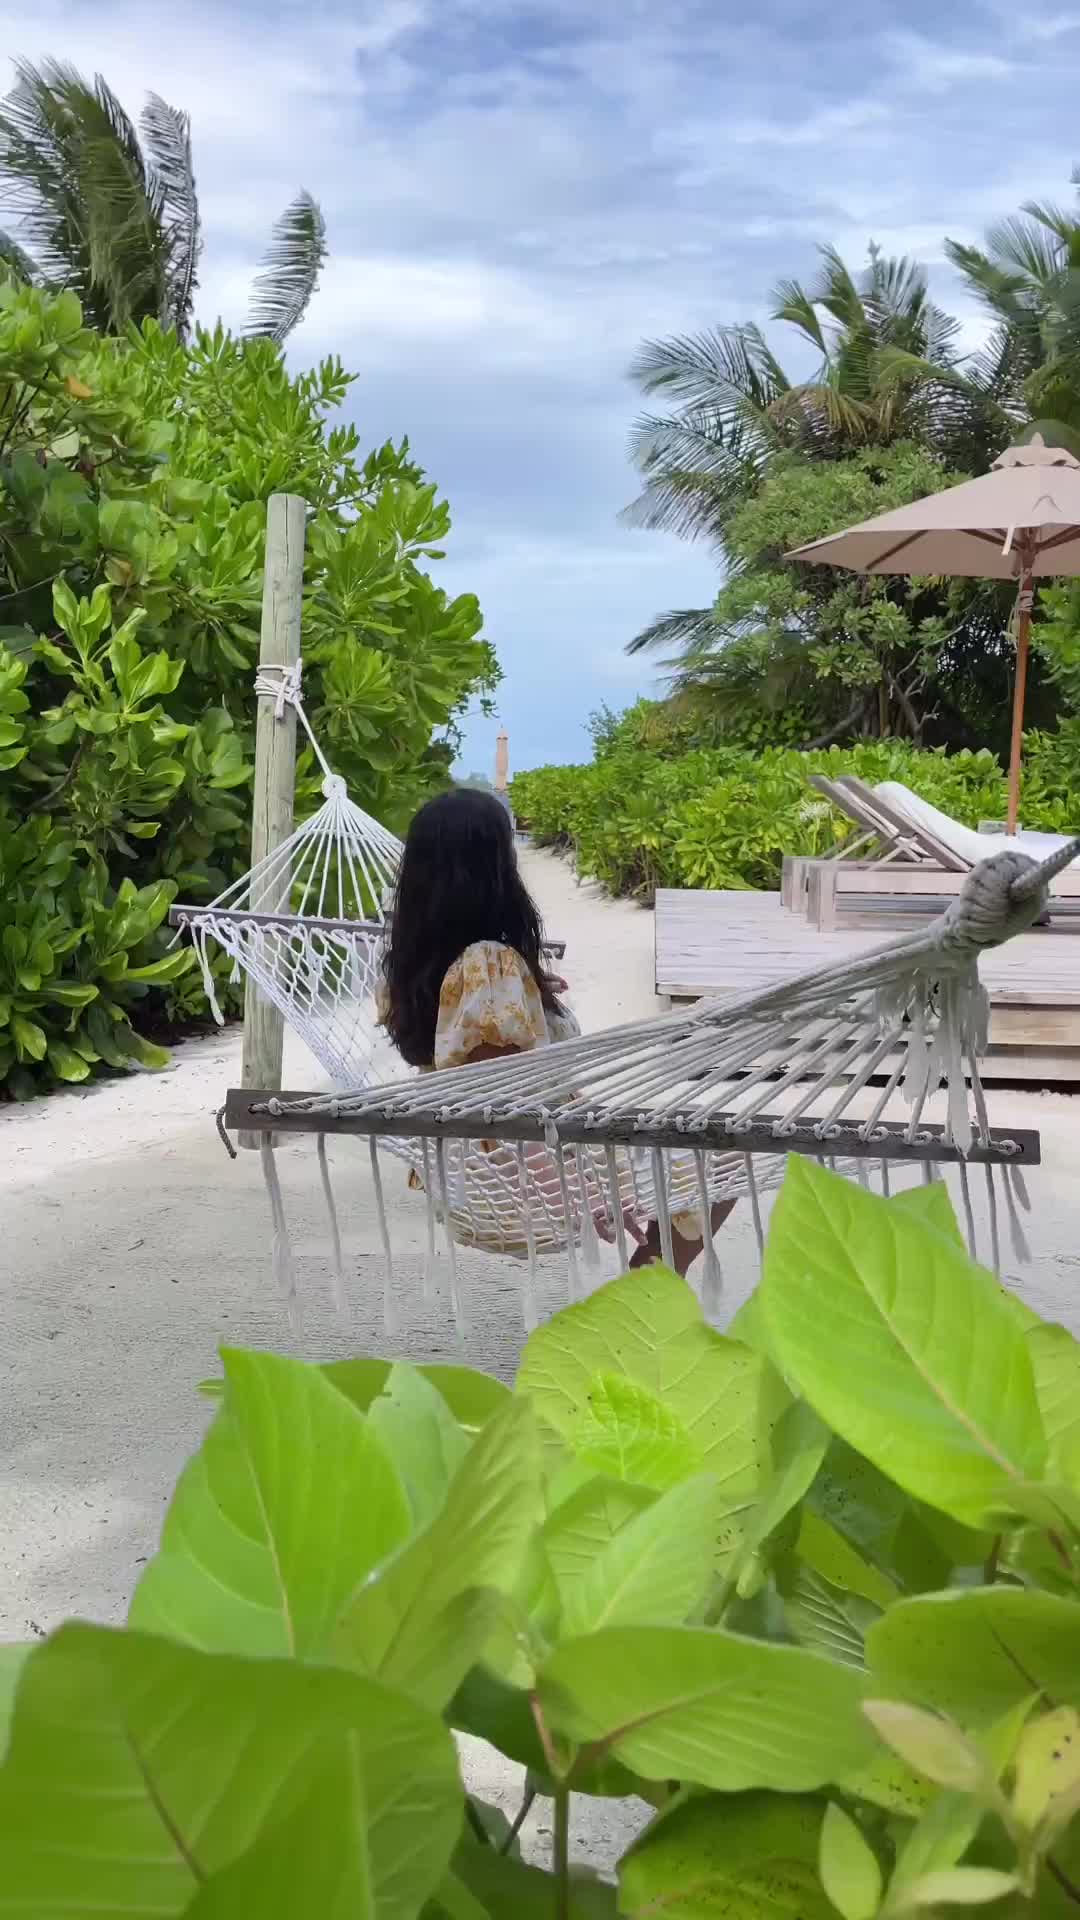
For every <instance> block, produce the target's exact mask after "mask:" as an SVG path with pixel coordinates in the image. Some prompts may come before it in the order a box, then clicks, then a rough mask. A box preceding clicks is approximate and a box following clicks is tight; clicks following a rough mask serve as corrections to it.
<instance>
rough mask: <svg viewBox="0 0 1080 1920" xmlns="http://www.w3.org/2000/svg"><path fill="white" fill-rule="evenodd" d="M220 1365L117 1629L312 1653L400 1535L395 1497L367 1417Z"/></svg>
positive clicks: (318, 1377)
mask: <svg viewBox="0 0 1080 1920" xmlns="http://www.w3.org/2000/svg"><path fill="white" fill-rule="evenodd" d="M224 1358H225V1369H226V1380H227V1394H226V1401H225V1405H224V1407H223V1408H222V1410H221V1412H220V1413H219V1414H218V1416H217V1418H216V1419H215V1421H214V1423H213V1425H212V1426H211V1428H210V1430H209V1432H208V1433H207V1435H206V1438H205V1440H204V1441H203V1444H202V1446H201V1448H200V1449H199V1452H198V1453H197V1454H196V1455H195V1457H194V1459H193V1460H191V1461H190V1462H189V1464H188V1466H187V1467H186V1468H185V1469H184V1472H183V1474H182V1475H181V1477H180V1481H179V1484H178V1486H177V1489H176V1492H175V1494H174V1495H173V1499H172V1503H171V1506H170V1508H169V1512H168V1515H167V1516H166V1520H165V1528H164V1532H163V1535H162V1543H161V1549H160V1551H159V1553H158V1554H157V1556H156V1558H155V1559H154V1560H153V1561H152V1562H151V1564H150V1566H149V1567H148V1568H147V1570H146V1572H145V1574H144V1575H143V1578H142V1580H141V1581H140V1582H139V1585H138V1587H137V1589H136V1592H135V1597H134V1600H133V1601H132V1606H131V1615H130V1618H131V1623H132V1625H133V1626H136V1627H142V1628H146V1629H147V1630H149V1631H154V1632H162V1633H168V1634H169V1635H171V1636H173V1637H174V1638H178V1639H182V1640H187V1641H190V1642H192V1643H193V1644H194V1645H196V1646H201V1647H205V1648H209V1649H213V1650H215V1651H219V1652H237V1653H291V1652H295V1653H300V1654H318V1653H320V1652H323V1651H324V1650H325V1648H326V1646H327V1643H328V1640H329V1637H330V1634H331V1632H332V1630H333V1628H334V1626H335V1623H336V1622H337V1620H338V1618H339V1616H340V1615H341V1614H342V1612H343V1610H344V1609H345V1607H346V1604H347V1603H348V1601H349V1600H350V1598H351V1597H352V1595H353V1594H354V1593H355V1592H356V1590H357V1589H358V1588H359V1587H360V1585H361V1583H362V1582H363V1581H364V1580H365V1579H366V1578H367V1577H368V1575H369V1574H370V1573H371V1572H372V1571H373V1570H374V1569H375V1568H376V1567H377V1566H378V1565H379V1564H380V1563H381V1562H382V1561H384V1560H385V1559H386V1558H387V1557H388V1556H389V1555H391V1554H393V1553H394V1552H395V1550H396V1549H397V1548H399V1547H400V1546H401V1545H402V1543H403V1542H404V1541H405V1540H406V1539H407V1538H408V1536H409V1533H410V1530H411V1524H412V1523H411V1515H410V1510H409V1503H408V1499H407V1497H406V1494H405V1491H404V1489H403V1487H402V1485H401V1482H400V1480H399V1478H398V1475H397V1473H396V1472H395V1469H394V1466H393V1463H392V1461H391V1460H390V1458H389V1455H388V1454H387V1451H386V1448H385V1446H384V1445H383V1442H382V1441H381V1440H380V1438H379V1436H378V1434H377V1433H376V1432H375V1430H374V1428H373V1426H372V1425H371V1423H370V1421H369V1420H367V1419H366V1418H365V1416H364V1415H363V1414H362V1413H361V1412H360V1411H359V1409H358V1408H356V1407H355V1406H353V1405H352V1403H351V1402H350V1401H348V1400H346V1398H345V1397H344V1395H343V1394H341V1393H339V1392H338V1391H337V1389H336V1387H334V1386H332V1385H331V1383H330V1382H329V1381H328V1380H327V1379H326V1378H325V1377H324V1375H323V1374H322V1373H321V1372H320V1370H319V1369H318V1368H317V1367H311V1366H305V1365H304V1364H303V1363H302V1362H300V1361H297V1360H287V1359H283V1358H281V1357H279V1356H277V1355H274V1354H265V1353H259V1354H257V1353H240V1352H229V1353H227V1354H226V1355H225V1356H224Z"/></svg>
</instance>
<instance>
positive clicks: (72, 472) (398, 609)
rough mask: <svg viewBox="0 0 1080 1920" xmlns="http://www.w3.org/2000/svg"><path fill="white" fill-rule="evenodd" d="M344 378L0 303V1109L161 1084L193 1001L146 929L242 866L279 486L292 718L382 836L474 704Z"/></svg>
mask: <svg viewBox="0 0 1080 1920" xmlns="http://www.w3.org/2000/svg"><path fill="white" fill-rule="evenodd" d="M349 384H350V377H349V376H348V375H346V374H345V372H344V370H343V369H342V367H341V366H340V364H339V363H338V362H337V361H335V360H327V361H324V362H323V363H322V364H321V365H320V366H318V367H316V368H314V369H313V370H311V371H310V372H306V373H301V374H297V375H293V374H291V373H289V372H288V371H287V369H286V367H285V365H284V362H283V360H282V358H281V354H280V351H279V349H277V348H276V347H275V346H274V345H273V344H272V343H270V342H267V341H248V342H241V341H237V340H234V339H232V338H231V337H229V336H228V335H226V334H224V333H223V332H221V330H220V329H219V330H218V331H217V332H216V333H214V334H212V335H211V334H202V335H200V336H199V337H198V338H197V339H196V340H195V341H194V342H193V343H191V344H188V345H184V344H182V343H180V342H179V341H178V340H177V338H176V336H175V334H172V333H166V332H163V331H162V329H161V328H160V327H158V326H157V325H155V324H154V323H152V322H147V323H146V324H145V325H144V327H143V328H142V330H141V331H139V332H134V331H133V332H131V333H130V334H129V335H128V336H126V337H125V338H122V339H103V338H101V337H100V336H98V335H96V334H93V333H90V332H88V331H86V330H85V329H84V328H83V327H82V321H81V314H80V310H79V303H78V301H77V300H76V299H75V297H74V295H72V294H71V293H63V294H59V295H50V294H47V293H45V292H42V291H41V290H39V289H34V288H28V287H14V286H11V285H6V284H0V619H2V621H3V624H0V876H3V878H4V883H5V884H4V888H3V897H0V1095H2V1094H3V1093H4V1092H5V1091H6V1092H7V1093H8V1094H13V1095H15V1096H17V1097H22V1096H24V1095H26V1094H29V1093H32V1092H34V1091H37V1090H40V1089H43V1088H45V1087H47V1086H49V1085H50V1084H54V1083H55V1082H56V1081H57V1080H65V1079H66V1080H72V1079H78V1078H82V1077H84V1075H85V1073H86V1072H88V1071H91V1070H92V1069H93V1068H94V1067H96V1066H97V1065H98V1064H99V1062H102V1063H105V1064H107V1065H109V1066H118V1065H122V1064H124V1063H125V1062H127V1063H130V1062H131V1061H132V1060H135V1061H138V1062H141V1063H142V1064H144V1065H145V1064H152V1063H153V1061H154V1060H160V1059H162V1058H163V1057H164V1056H163V1055H162V1054H161V1052H160V1049H157V1048H155V1047H154V1046H152V1045H150V1044H149V1043H148V1042H147V1041H146V1038H145V1036H146V1032H147V1031H148V1030H157V1029H159V1028H160V1027H161V1026H162V1024H163V1023H164V1022H166V1021H168V1020H176V1019H181V1020H182V1019H185V1018H189V1017H190V1016H191V1015H192V1014H193V1013H194V1012H196V1011H197V1010H199V1007H200V998H199V994H198V982H197V976H195V975H193V973H192V971H191V957H190V955H188V954H172V955H171V956H168V957H166V952H165V949H166V946H167V936H166V933H165V931H164V929H163V928H162V927H161V922H162V920H163V918H164V915H165V913H166V911H167V908H168V905H169V903H170V901H171V900H172V899H174V898H175V897H176V896H177V895H180V896H181V897H183V898H185V899H190V900H195V901H200V900H207V899H209V898H211V897H212V896H213V895H214V894H216V893H218V892H219V891H220V890H221V889H222V888H223V887H224V886H226V885H227V884H228V882H229V881H230V880H231V879H233V878H235V877H236V876H237V875H238V874H239V873H241V872H242V871H243V870H244V868H245V866H246V865H247V861H248V849H249V845H250V795H249V791H248V789H249V786H250V781H251V771H252V765H251V763H252V742H253V735H254V727H253V719H254V696H253V690H252V682H253V675H254V666H255V662H256V659H257V656H258V621H259V605H260V597H261V571H262V559H263V542H264V529H265V518H266V500H267V498H268V496H269V494H270V493H272V492H274V491H281V490H287V491H292V492H296V493H300V494H302V495H303V496H304V498H305V499H306V500H307V501H308V503H309V506H310V509H311V514H310V519H309V524H308V533H307V548H306V572H305V599H304V696H305V704H306V707H307V710H308V712H309V714H310V715H311V717H312V720H313V722H314V724H315V726H316V728H317V730H318V731H319V733H320V735H321V737H322V740H323V743H324V746H325V750H326V752H327V754H328V756H329V757H330V758H331V760H332V761H333V763H334V764H335V766H336V768H337V769H338V771H340V773H341V774H342V775H343V776H344V777H345V779H346V781H347V782H348V785H349V787H350V790H351V792H352V793H353V795H354V797H355V798H356V799H357V800H358V801H359V802H360V804H361V805H364V806H366V807H367V808H368V809H369V810H370V811H371V812H373V813H375V814H376V815H377V816H378V817H379V818H380V819H382V820H384V821H385V822H386V823H387V825H389V826H390V827H391V828H393V829H400V828H402V827H403V826H404V824H405V822H406V821H407V820H408V818H409V816H410V814H411V813H412V811H413V810H414V809H415V807H416V805H417V804H418V803H419V801H420V800H421V799H423V798H424V796H425V795H426V794H427V793H428V792H430V791H431V790H432V789H433V787H435V786H437V785H439V784H441V783H442V782H443V781H444V780H445V778H446V776H447V773H448V770H449V766H450V763H451V761H452V758H453V750H454V741H455V738H456V718H457V716H458V715H459V714H460V712H461V710H462V708H463V706H464V704H465V703H466V701H467V700H468V699H469V698H470V696H471V695H472V694H473V693H475V692H479V693H480V694H481V696H482V697H486V693H487V691H489V690H490V688H491V687H492V686H493V684H494V681H495V679H496V677H497V668H496V666H495V661H494V656H493V654H492V652H491V649H490V648H489V647H488V645H487V643H486V642H485V641H483V640H482V639H480V638H479V629H480V625H481V620H480V612H479V608H478V606H477V603H476V601H475V599H474V598H473V597H472V596H471V595H467V594H466V595H462V596H460V597H459V598H457V599H455V600H449V599H448V598H447V596H446V594H445V593H443V592H442V591H441V590H440V589H439V588H437V587H436V586H435V585H434V584H433V582H432V580H431V579H430V578H429V576H428V574H427V573H426V572H425V571H424V570H423V568H424V563H425V562H426V561H427V560H429V559H432V558H437V557H439V554H440V552H441V547H442V543H443V541H444V539H445V536H446V534H447V532H448V530H449V513H448V510H447V508H446V505H445V503H443V502H440V501H439V500H438V499H437V497H436V491H435V488H434V487H433V486H431V485H429V484H428V483H427V482H426V480H425V478H424V475H423V474H422V473H421V471H420V469H419V468H418V467H417V466H416V465H415V463H414V462H413V461H412V460H411V459H410V457H409V452H408V447H407V444H406V443H404V442H403V443H402V444H401V445H400V446H392V445H389V444H388V445H386V446H384V447H382V448H380V449H379V450H378V451H376V452H374V453H371V454H369V455H367V456H366V457H363V458H362V457H361V456H360V453H359V444H360V443H359V435H358V433H357V430H356V429H355V427H353V426H351V425H335V424H331V422H332V419H333V416H334V414H335V413H336V412H337V410H338V409H339V408H340V406H341V404H342V402H343V401H344V400H345V398H346V396H347V394H348V389H349ZM319 797H320V796H319V783H318V770H317V768H316V767H315V766H314V765H313V762H312V756H311V755H310V753H306V754H304V755H302V756H301V759H300V762H299V768H298V801H299V807H300V810H301V812H309V811H311V809H312V808H313V806H314V805H315V804H317V802H318V800H319ZM135 898H137V899H138V900H139V901H140V902H142V903H143V904H142V905H141V906H140V908H139V911H138V914H134V913H132V912H130V911H129V905H130V902H131V900H133V899H135ZM110 915H111V916H113V919H114V920H115V923H116V927H118V928H119V929H120V933H119V934H115V937H116V938H117V939H120V937H121V935H122V936H123V938H122V941H121V944H122V946H123V950H124V951H125V952H128V953H129V955H130V961H129V965H128V966H127V969H126V971H124V972H123V981H122V983H121V981H120V974H119V973H118V972H117V971H116V969H117V968H119V965H120V963H119V960H118V959H117V958H116V949H115V948H114V947H113V946H110V945H109V942H110V940H113V939H114V933H115V929H114V932H113V933H110V932H109V931H107V924H109V916H110ZM136 927H138V933H137V936H136V934H135V932H134V929H135V928H136ZM129 935H130V936H131V937H128V936H129ZM35 948H36V949H38V950H39V960H40V964H38V963H37V962H36V961H35V960H34V957H33V951H32V950H33V949H35ZM46 949H47V950H48V951H47V953H46ZM101 967H108V968H109V969H112V971H111V972H105V973H103V972H102V971H100V968H101ZM151 968H153V969H156V970H155V971H149V969H151ZM227 972H228V968H227V965H223V973H224V974H225V975H227ZM121 986H122V990H121ZM220 990H221V993H222V994H224V996H225V1000H226V1001H229V1000H230V996H231V1004H232V1005H233V1006H234V1007H238V1005H239V995H238V992H237V990H236V989H235V988H230V987H229V984H228V980H227V978H223V979H222V981H221V989H220ZM64 996H66V998H65V997H64ZM140 1030H141V1035H142V1037H141V1038H140Z"/></svg>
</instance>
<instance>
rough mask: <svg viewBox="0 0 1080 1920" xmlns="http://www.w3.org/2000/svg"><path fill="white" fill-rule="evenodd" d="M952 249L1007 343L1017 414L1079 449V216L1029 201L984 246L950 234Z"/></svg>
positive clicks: (999, 340) (997, 336)
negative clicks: (960, 239) (974, 245)
mask: <svg viewBox="0 0 1080 1920" xmlns="http://www.w3.org/2000/svg"><path fill="white" fill-rule="evenodd" d="M1073 185H1074V186H1076V185H1080V176H1078V175H1077V174H1076V173H1074V175H1073ZM946 252H947V254H948V257H949V259H950V261H951V262H952V264H953V266H954V267H955V268H956V269H957V271H958V272H959V273H960V274H962V276H963V278H964V279H965V280H966V282H967V284H968V286H969V287H970V288H971V290H972V292H973V293H974V294H975V295H976V296H977V297H978V299H979V300H980V301H981V302H982V304H983V306H984V307H985V308H986V310H987V311H988V313H989V314H990V316H991V318H992V319H993V322H994V331H993V335H992V341H991V345H992V347H993V346H995V345H996V347H997V349H998V351H1001V352H1003V351H1004V349H1005V345H1006V343H1007V345H1008V352H1009V375H1010V395H1011V401H1012V406H1013V409H1014V412H1015V413H1016V414H1017V416H1018V417H1019V418H1021V419H1023V420H1025V422H1026V423H1027V424H1029V426H1030V428H1031V429H1032V430H1035V429H1038V430H1039V431H1040V432H1042V433H1043V434H1044V437H1045V438H1047V439H1048V440H1051V439H1056V440H1059V441H1064V442H1065V444H1067V445H1071V446H1072V448H1073V451H1074V452H1075V451H1078V450H1080V218H1078V217H1077V215H1076V214H1075V213H1069V212H1068V211H1066V210H1065V209H1063V208H1061V207H1057V206H1054V205H1051V204H1049V203H1047V202H1040V201H1035V200H1029V201H1028V202H1027V203H1026V204H1025V205H1024V206H1023V207H1022V208H1021V210H1020V212H1019V213H1018V214H1015V215H1013V216H1012V217H1011V218H1010V219H1007V220H1002V221H1000V222H999V223H998V225H997V226H995V227H992V228H991V229H990V231H989V233H988V234H987V236H986V246H985V249H983V248H980V247H970V246H964V245H961V244H960V243H959V242H958V241H953V240H950V241H948V242H947V243H946Z"/></svg>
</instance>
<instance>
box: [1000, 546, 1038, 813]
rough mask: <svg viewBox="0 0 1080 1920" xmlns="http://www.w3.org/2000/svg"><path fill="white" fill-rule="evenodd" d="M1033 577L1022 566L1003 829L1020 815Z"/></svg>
mask: <svg viewBox="0 0 1080 1920" xmlns="http://www.w3.org/2000/svg"><path fill="white" fill-rule="evenodd" d="M1032 597H1033V580H1032V575H1031V570H1030V568H1029V567H1025V568H1024V571H1023V573H1022V574H1021V576H1020V592H1019V595H1018V597H1017V602H1016V607H1017V621H1016V679H1015V681H1014V683H1013V715H1012V746H1011V749H1010V752H1009V812H1008V818H1007V819H1006V822H1005V831H1006V833H1015V832H1016V823H1017V821H1018V819H1019V817H1020V760H1021V756H1022V755H1023V751H1024V695H1025V692H1026V690H1027V668H1028V652H1029V650H1030V646H1031V602H1032Z"/></svg>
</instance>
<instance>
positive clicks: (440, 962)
mask: <svg viewBox="0 0 1080 1920" xmlns="http://www.w3.org/2000/svg"><path fill="white" fill-rule="evenodd" d="M541 939H542V927H541V922H540V915H539V913H538V912H537V909H536V907H535V905H534V903H533V901H532V900H531V899H530V897H529V894H528V892H527V890H526V888H525V885H524V883H523V881H522V879H521V875H520V873H519V872H518V865H517V856H516V853H515V850H514V834H513V827H512V825H511V821H510V817H509V815H508V814H507V812H506V811H505V810H504V808H503V807H501V806H500V804H499V802H498V801H497V800H496V799H495V798H494V796H493V795H491V794H488V793H482V792H478V791H475V790H473V789H470V788H466V787H462V788H458V789H457V790H456V791H455V792H453V793H444V794H440V795H439V796H438V798H437V799H435V800H429V801H428V802H427V805H426V806H423V807H421V809H420V811H419V813H418V814H417V815H416V817H415V819H414V820H413V823H412V825H411V827H410V828H409V832H408V836H407V838H406V841H405V852H404V855H403V857H402V861H401V867H400V870H399V873H398V880H397V887H396V889H395V894H394V904H393V913H392V917H391V921H390V935H389V938H388V941H387V945H386V954H385V960H384V976H385V978H384V988H383V992H382V994H381V996H380V1003H381V1004H380V1016H381V1018H382V1020H383V1023H384V1025H385V1027H386V1030H387V1032H388V1033H389V1035H390V1038H391V1040H392V1041H393V1042H394V1045H395V1046H396V1047H397V1050H398V1052H399V1053H400V1054H401V1055H402V1057H403V1058H404V1059H405V1060H407V1061H408V1062H409V1064H410V1066H414V1067H420V1068H422V1069H426V1070H427V1071H429V1072H430V1071H431V1070H433V1069H438V1068H443V1067H459V1066H464V1065H465V1064H466V1062H473V1061H476V1060H497V1059H501V1058H503V1057H504V1056H505V1055H507V1054H512V1053H530V1052H532V1051H533V1049H534V1048H536V1047H546V1046H548V1045H550V1044H551V1042H552V1041H556V1040H567V1039H571V1038H573V1037H574V1036H575V1035H576V1034H578V1033H580V1031H581V1029H580V1027H579V1026H578V1023H577V1021H576V1019H575V1018H574V1015H573V1014H572V1013H571V1011H570V1009H569V1007H566V1006H564V1005H563V1004H562V1002H561V1000H560V999H559V995H560V994H561V993H564V992H565V991H566V982H565V981H564V980H560V979H558V978H557V976H556V975H555V974H552V973H550V972H549V971H548V970H547V968H546V967H545V966H544V963H543V959H542V956H541ZM537 1151H539V1152H540V1153H541V1154H543V1153H544V1150H543V1149H539V1150H537ZM545 1157H546V1156H545ZM733 1205H734V1201H724V1202H722V1203H719V1204H718V1205H716V1206H714V1207H713V1209H712V1224H713V1228H714V1229H715V1228H716V1227H717V1226H719V1224H720V1222H721V1221H722V1220H723V1219H725V1218H726V1217H727V1215H728V1213H730V1211H731V1208H732V1206H733ZM626 1224H627V1228H628V1230H629V1232H630V1233H631V1235H632V1236H633V1237H634V1239H636V1240H637V1241H638V1242H639V1245H638V1247H637V1251H636V1252H635V1254H634V1257H633V1259H632V1260H631V1263H630V1264H631V1266H633V1267H641V1266H646V1265H648V1264H650V1263H651V1262H652V1261H655V1260H659V1258H660V1257H661V1255H660V1233H659V1227H658V1225H657V1222H656V1221H655V1220H650V1221H649V1222H647V1223H635V1222H634V1221H633V1219H632V1218H631V1217H630V1216H629V1215H628V1216H627V1220H626ZM597 1227H598V1230H599V1231H600V1232H601V1233H604V1231H605V1223H604V1222H603V1221H597ZM607 1237H610V1230H609V1231H608V1235H607ZM672 1247H673V1252H674V1255H675V1264H676V1266H677V1268H678V1271H679V1272H680V1273H685V1272H686V1271H687V1269H688V1267H689V1266H690V1264H691V1262H692V1261H693V1260H694V1259H696V1257H697V1255H698V1254H699V1253H700V1252H701V1250H702V1234H701V1221H700V1216H698V1215H695V1214H680V1215H677V1216H676V1218H675V1220H674V1221H673V1222H672Z"/></svg>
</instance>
